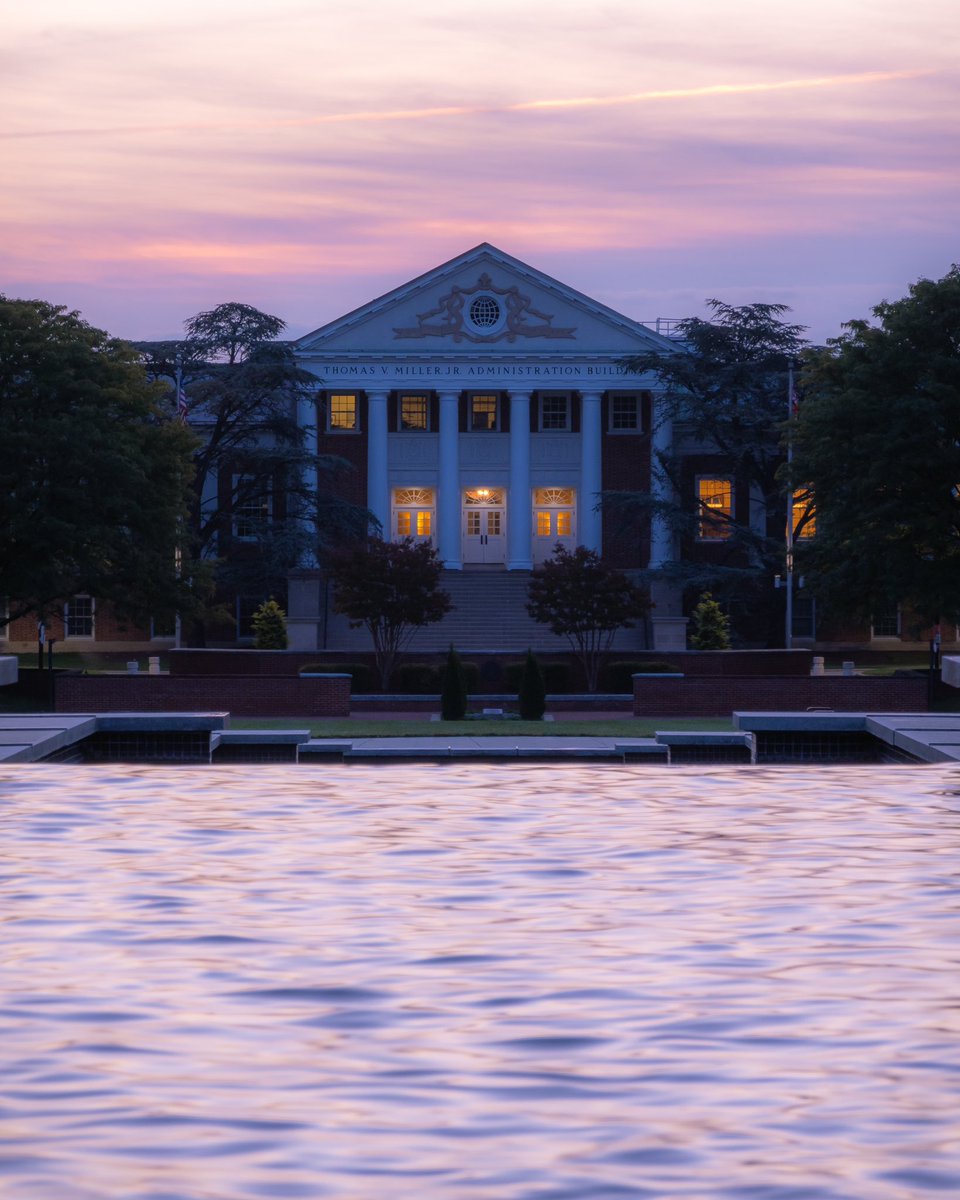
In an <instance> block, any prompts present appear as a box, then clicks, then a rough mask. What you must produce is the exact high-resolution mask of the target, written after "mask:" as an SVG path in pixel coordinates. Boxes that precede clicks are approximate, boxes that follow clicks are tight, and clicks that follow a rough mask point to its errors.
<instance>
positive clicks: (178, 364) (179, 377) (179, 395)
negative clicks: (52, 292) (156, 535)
mask: <svg viewBox="0 0 960 1200" xmlns="http://www.w3.org/2000/svg"><path fill="white" fill-rule="evenodd" d="M174 362H175V367H174V387H175V396H176V398H175V400H174V403H175V404H176V406H177V420H182V419H183V407H182V406H183V387H182V385H183V360H182V359H181V357H180V352H179V350H178V351H177V357H176V359H175V360H174ZM182 553H183V551H182V549H181V547H180V545H179V544H178V545H177V548H176V551H175V552H174V562H175V565H176V572H177V579H179V578H180V563H181V555H182ZM168 628H169V626H168ZM182 632H183V631H182V628H181V624H180V609H179V608H178V609H177V611H176V614H175V616H174V618H173V646H174V649H175V650H179V649H180V638H181V634H182Z"/></svg>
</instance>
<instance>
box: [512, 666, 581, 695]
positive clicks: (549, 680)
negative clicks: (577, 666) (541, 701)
mask: <svg viewBox="0 0 960 1200" xmlns="http://www.w3.org/2000/svg"><path fill="white" fill-rule="evenodd" d="M524 666H525V664H524V663H522V662H517V663H507V665H506V666H505V667H504V670H503V677H504V682H505V684H506V687H504V689H503V690H504V691H505V692H518V693H519V691H520V680H521V678H522V676H523V668H524ZM540 671H541V674H542V675H543V682H544V685H545V687H546V689H547V691H548V692H551V693H553V694H556V693H558V692H569V691H570V682H571V679H572V677H573V672H572V671H571V670H570V664H569V663H565V662H545V663H541V664H540Z"/></svg>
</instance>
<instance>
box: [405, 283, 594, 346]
mask: <svg viewBox="0 0 960 1200" xmlns="http://www.w3.org/2000/svg"><path fill="white" fill-rule="evenodd" d="M552 321H553V317H552V315H550V314H549V313H544V312H540V311H539V309H536V308H534V307H533V303H532V301H531V300H530V297H529V296H524V295H521V293H520V289H519V288H517V287H515V286H514V287H497V286H496V285H495V284H494V283H493V281H492V280H491V278H490V276H489V275H487V274H486V272H484V273H483V274H482V275H481V276H480V278H479V279H478V280H477V282H476V284H475V285H474V286H473V287H472V288H462V287H457V286H454V287H452V288H451V289H450V291H449V292H447V293H446V294H445V295H443V296H441V297H440V299H439V301H438V302H437V306H436V308H431V309H430V310H429V312H425V313H417V324H416V326H411V327H409V328H397V327H395V328H394V331H393V335H394V337H395V338H425V337H448V338H451V339H452V340H453V341H455V342H515V341H516V340H517V339H518V338H572V337H574V336H575V335H576V327H575V326H570V327H567V328H562V327H560V326H554V325H552V324H551V322H552Z"/></svg>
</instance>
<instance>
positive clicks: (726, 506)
mask: <svg viewBox="0 0 960 1200" xmlns="http://www.w3.org/2000/svg"><path fill="white" fill-rule="evenodd" d="M697 504H698V507H699V510H700V521H699V526H698V531H697V536H698V537H699V538H701V539H703V540H705V541H717V540H718V539H722V538H728V537H729V536H730V534H731V528H730V522H731V521H732V520H733V480H732V479H712V478H706V477H701V478H700V479H698V480H697Z"/></svg>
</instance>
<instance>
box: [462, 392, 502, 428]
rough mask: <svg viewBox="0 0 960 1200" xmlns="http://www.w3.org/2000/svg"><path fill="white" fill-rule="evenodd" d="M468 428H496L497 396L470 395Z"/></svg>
mask: <svg viewBox="0 0 960 1200" xmlns="http://www.w3.org/2000/svg"><path fill="white" fill-rule="evenodd" d="M469 411H470V429H471V430H473V431H475V432H476V431H479V430H491V429H496V428H497V397H496V396H471V397H470V409H469Z"/></svg>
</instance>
